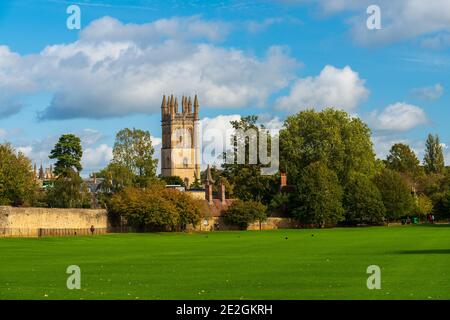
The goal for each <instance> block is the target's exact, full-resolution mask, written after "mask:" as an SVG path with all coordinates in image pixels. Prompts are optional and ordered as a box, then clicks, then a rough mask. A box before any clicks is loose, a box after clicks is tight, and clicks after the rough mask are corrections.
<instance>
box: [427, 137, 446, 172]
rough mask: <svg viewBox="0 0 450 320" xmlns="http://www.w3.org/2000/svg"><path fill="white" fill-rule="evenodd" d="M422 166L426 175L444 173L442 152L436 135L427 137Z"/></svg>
mask: <svg viewBox="0 0 450 320" xmlns="http://www.w3.org/2000/svg"><path fill="white" fill-rule="evenodd" d="M423 164H424V167H425V171H426V172H427V173H444V169H445V164H444V152H443V148H442V145H441V142H440V139H439V136H438V135H435V136H433V135H432V134H429V135H428V138H427V142H426V143H425V156H424V159H423Z"/></svg>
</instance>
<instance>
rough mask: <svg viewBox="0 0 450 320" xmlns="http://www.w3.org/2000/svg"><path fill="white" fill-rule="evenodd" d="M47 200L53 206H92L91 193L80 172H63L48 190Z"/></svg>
mask: <svg viewBox="0 0 450 320" xmlns="http://www.w3.org/2000/svg"><path fill="white" fill-rule="evenodd" d="M46 202H47V204H48V206H49V207H52V208H90V206H91V195H90V193H89V192H88V190H87V188H86V187H85V186H84V185H83V180H82V179H81V177H80V175H79V174H78V172H75V171H73V170H71V169H67V170H66V171H64V172H61V173H60V175H59V176H58V178H56V180H55V181H54V183H53V187H51V188H49V189H48V190H47V196H46Z"/></svg>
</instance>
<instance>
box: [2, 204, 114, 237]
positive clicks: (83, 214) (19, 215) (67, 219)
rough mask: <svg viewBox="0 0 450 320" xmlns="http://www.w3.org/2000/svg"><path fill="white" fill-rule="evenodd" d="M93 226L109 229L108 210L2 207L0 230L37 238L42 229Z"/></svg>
mask: <svg viewBox="0 0 450 320" xmlns="http://www.w3.org/2000/svg"><path fill="white" fill-rule="evenodd" d="M92 225H93V226H94V227H95V228H96V229H104V228H108V216H107V212H106V210H104V209H93V210H91V209H53V208H15V207H5V206H0V229H9V230H16V231H17V232H16V233H18V235H24V236H26V235H28V236H36V235H37V230H38V229H41V228H42V229H86V228H90V227H91V226H92ZM9 232H10V233H11V231H9ZM12 235H13V234H12Z"/></svg>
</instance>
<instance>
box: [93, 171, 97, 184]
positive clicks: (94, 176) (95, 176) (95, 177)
mask: <svg viewBox="0 0 450 320" xmlns="http://www.w3.org/2000/svg"><path fill="white" fill-rule="evenodd" d="M93 178H94V183H97V175H96V174H95V172H94V175H93Z"/></svg>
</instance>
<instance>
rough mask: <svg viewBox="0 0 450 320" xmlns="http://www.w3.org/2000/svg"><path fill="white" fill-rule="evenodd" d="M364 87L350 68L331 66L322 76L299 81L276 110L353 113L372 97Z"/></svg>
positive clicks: (328, 66)
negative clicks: (335, 109) (324, 109)
mask: <svg viewBox="0 0 450 320" xmlns="http://www.w3.org/2000/svg"><path fill="white" fill-rule="evenodd" d="M364 84H365V80H362V79H360V77H359V74H358V73H357V72H355V71H353V70H352V69H351V68H350V67H349V66H346V67H344V68H342V69H339V68H336V67H333V66H330V65H327V66H325V68H323V70H322V71H321V72H320V74H319V75H318V76H316V77H307V78H304V79H299V80H298V81H297V82H296V83H295V84H294V85H293V86H292V88H291V91H290V93H289V95H288V96H283V97H280V98H278V99H277V101H276V108H277V109H279V110H286V111H288V112H296V111H299V110H302V109H306V108H316V109H323V108H325V107H335V108H339V109H344V110H352V109H354V108H355V107H357V106H358V104H359V103H361V102H362V101H364V100H365V99H367V97H368V95H369V90H368V89H367V88H366V87H365V86H364Z"/></svg>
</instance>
